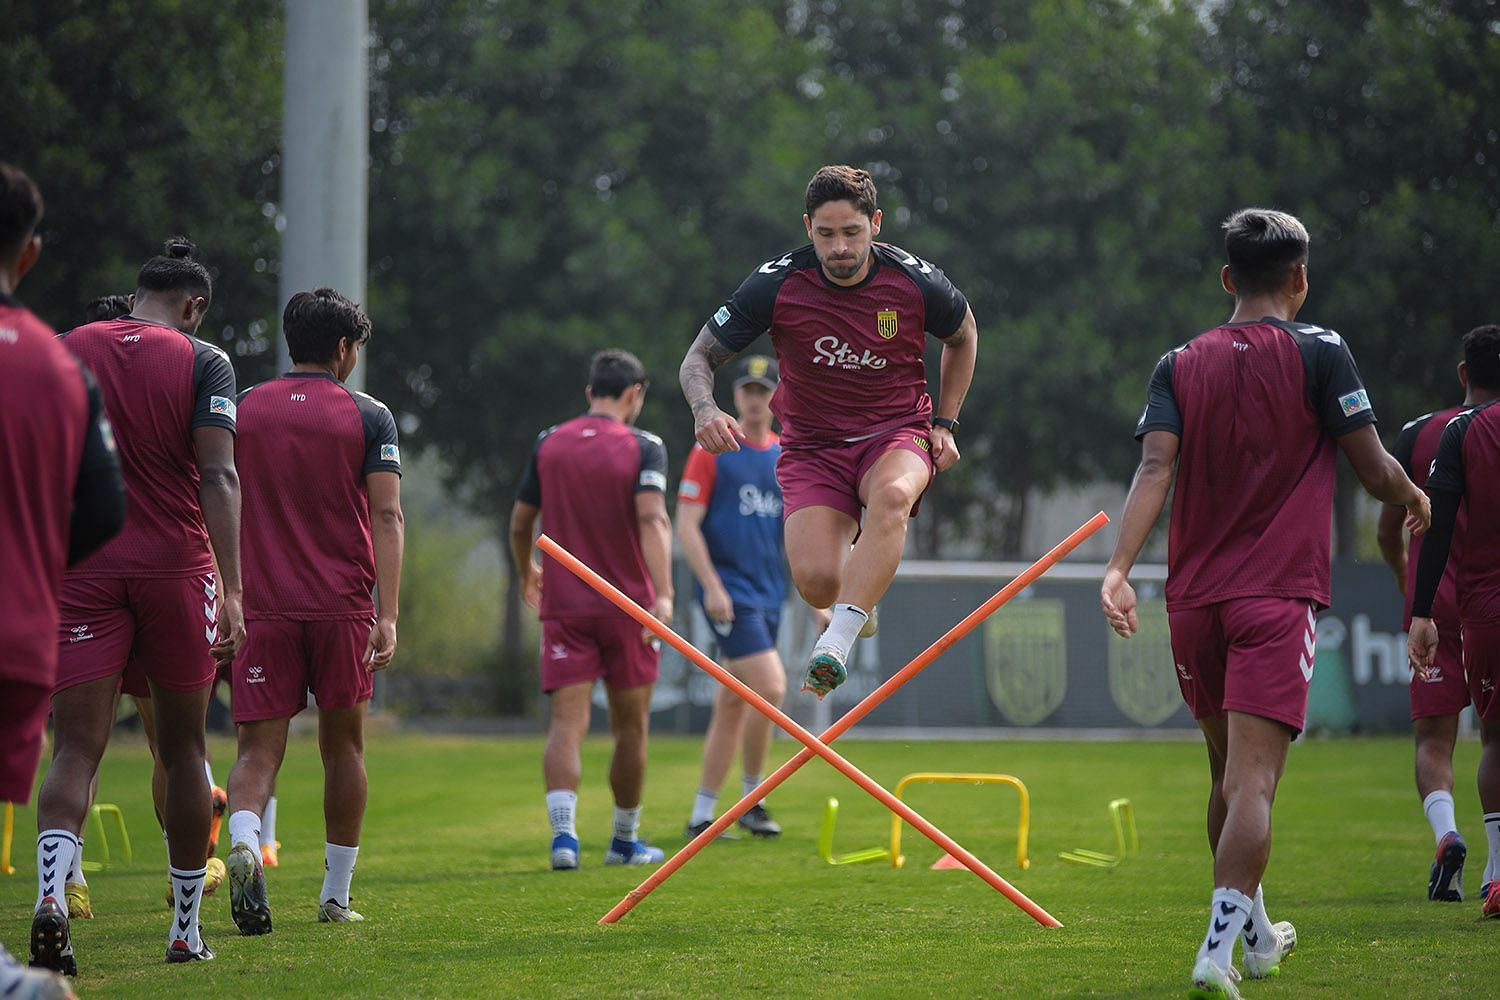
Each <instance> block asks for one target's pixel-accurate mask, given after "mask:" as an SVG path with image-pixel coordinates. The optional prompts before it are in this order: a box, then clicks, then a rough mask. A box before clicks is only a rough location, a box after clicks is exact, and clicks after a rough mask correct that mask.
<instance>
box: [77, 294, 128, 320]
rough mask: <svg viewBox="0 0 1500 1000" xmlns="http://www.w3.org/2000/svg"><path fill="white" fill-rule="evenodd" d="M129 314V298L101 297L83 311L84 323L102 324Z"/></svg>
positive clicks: (116, 296) (125, 296)
mask: <svg viewBox="0 0 1500 1000" xmlns="http://www.w3.org/2000/svg"><path fill="white" fill-rule="evenodd" d="M129 313H130V296H128V295H101V296H99V297H98V298H97V299H95V300H94V301H92V302H90V303H89V304H88V306H87V307H86V308H85V309H84V311H83V321H84V322H85V323H102V322H104V321H105V320H107V319H119V318H120V317H121V316H125V315H128V314H129Z"/></svg>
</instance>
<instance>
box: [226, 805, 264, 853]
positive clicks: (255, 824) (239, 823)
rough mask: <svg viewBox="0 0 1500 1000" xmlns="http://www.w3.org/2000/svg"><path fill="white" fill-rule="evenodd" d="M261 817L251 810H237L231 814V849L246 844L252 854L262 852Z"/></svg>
mask: <svg viewBox="0 0 1500 1000" xmlns="http://www.w3.org/2000/svg"><path fill="white" fill-rule="evenodd" d="M260 829H261V828H260V817H259V816H257V815H255V813H253V812H251V811H250V810H249V809H236V810H235V811H234V812H232V813H230V814H229V846H230V848H231V849H233V848H236V847H238V846H240V845H241V844H244V845H245V846H246V847H248V848H250V853H252V854H258V853H259V852H260V838H261V833H260Z"/></svg>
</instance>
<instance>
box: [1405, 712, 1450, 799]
mask: <svg viewBox="0 0 1500 1000" xmlns="http://www.w3.org/2000/svg"><path fill="white" fill-rule="evenodd" d="M1411 727H1412V732H1413V733H1414V734H1415V736H1416V741H1417V795H1418V796H1420V797H1421V798H1422V799H1424V800H1425V799H1426V798H1427V796H1429V795H1431V794H1432V793H1433V792H1451V791H1453V747H1454V744H1456V743H1457V742H1458V716H1457V715H1435V716H1432V717H1430V718H1425V719H1413V720H1412V724H1411Z"/></svg>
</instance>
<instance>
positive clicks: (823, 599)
mask: <svg viewBox="0 0 1500 1000" xmlns="http://www.w3.org/2000/svg"><path fill="white" fill-rule="evenodd" d="M841 582H842V581H840V580H839V577H838V574H837V573H826V572H814V573H804V574H802V575H800V576H798V577H797V592H798V593H799V594H801V595H802V599H803V600H804V601H806V602H807V603H808V604H810V605H812V606H813V607H815V608H831V607H833V602H834V601H836V600H838V599H839V585H840V583H841Z"/></svg>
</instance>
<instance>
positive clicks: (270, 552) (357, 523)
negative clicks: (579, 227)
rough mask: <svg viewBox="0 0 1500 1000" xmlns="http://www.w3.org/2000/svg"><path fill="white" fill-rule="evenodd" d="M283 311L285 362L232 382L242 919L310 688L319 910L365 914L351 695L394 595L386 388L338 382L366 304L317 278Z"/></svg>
mask: <svg viewBox="0 0 1500 1000" xmlns="http://www.w3.org/2000/svg"><path fill="white" fill-rule="evenodd" d="M281 325H282V329H283V330H285V331H286V343H287V348H288V351H289V353H290V354H291V358H292V362H293V366H292V370H291V371H289V372H287V373H286V374H285V375H282V376H281V377H280V378H275V379H272V380H271V381H269V382H263V383H261V384H260V385H258V386H255V387H254V388H253V389H247V390H246V391H245V392H244V394H242V395H241V396H240V405H239V441H238V446H237V451H236V460H237V461H238V464H239V468H240V473H241V476H242V477H243V480H244V483H245V487H244V489H245V508H244V552H245V619H246V629H247V632H246V636H245V644H244V646H242V647H241V648H240V653H239V656H238V657H236V659H235V661H234V697H233V699H232V704H233V707H234V721H235V725H236V727H237V729H238V732H239V759H238V760H237V761H236V762H235V765H234V771H233V773H232V774H230V776H229V803H230V807H231V808H232V809H233V812H231V813H230V815H229V839H230V841H231V844H232V846H231V847H230V850H229V887H230V910H231V913H232V914H233V916H234V922H235V924H236V925H237V926H238V927H239V929H240V933H242V934H266V933H269V932H270V930H271V908H270V904H269V902H268V900H267V898H266V883H265V874H264V872H263V870H262V867H261V856H260V845H261V837H260V833H261V830H260V826H261V814H262V812H263V811H264V809H265V807H266V803H267V801H268V800H269V799H270V796H271V790H272V788H273V787H274V784H275V781H276V772H277V771H278V770H279V769H280V767H281V761H282V758H283V756H284V755H285V754H286V734H287V726H288V724H289V723H290V722H291V718H292V716H294V715H296V714H297V713H298V712H300V711H302V710H303V709H304V708H306V707H307V693H308V691H312V693H313V695H314V696H315V697H316V698H317V701H318V745H319V748H320V749H321V750H322V754H323V813H324V823H325V825H326V827H327V841H326V842H325V845H324V875H323V888H322V891H321V892H320V893H319V895H318V919H319V920H321V921H324V922H325V923H326V922H334V923H347V922H352V921H360V920H363V919H364V917H363V916H361V915H360V914H359V913H357V912H356V911H355V910H354V909H353V908H352V907H350V905H349V882H350V880H351V879H352V878H353V875H354V861H355V857H356V855H357V854H358V853H359V831H360V825H361V823H362V822H363V820H364V814H365V801H366V779H365V762H364V720H365V709H366V707H367V706H368V705H369V701H370V695H371V693H372V691H373V686H374V683H373V673H374V671H376V670H383V669H385V668H386V667H387V666H389V665H390V662H391V658H392V656H394V655H395V652H396V618H397V615H398V612H399V608H400V587H401V553H402V543H403V538H404V527H403V526H404V519H403V518H402V515H401V449H400V446H399V444H398V442H397V440H396V421H395V419H394V418H393V417H392V416H391V411H390V410H388V409H387V408H386V406H385V404H384V403H382V402H380V401H379V400H378V399H375V398H374V397H373V396H367V395H365V394H364V393H362V392H355V391H354V390H352V389H350V388H348V387H347V386H345V385H344V380H345V379H347V378H348V377H349V375H350V373H352V372H353V371H354V366H355V364H356V363H357V362H358V360H359V349H360V347H361V346H362V345H363V344H364V343H365V341H367V340H368V339H369V338H370V320H369V317H367V316H366V315H365V314H364V312H363V310H361V309H360V308H359V306H357V305H355V304H354V303H353V302H351V301H350V300H349V299H348V298H346V297H345V296H343V295H341V294H339V293H338V292H336V291H334V290H333V289H331V288H319V289H317V290H316V291H312V292H298V293H297V294H296V295H293V296H292V297H291V300H290V301H288V302H287V304H286V310H285V312H284V313H283V315H282V324H281ZM377 585H378V588H379V591H378V592H379V601H380V607H379V610H378V612H377V610H376V606H375V602H374V600H372V599H371V593H370V592H371V588H372V587H376V586H377Z"/></svg>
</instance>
